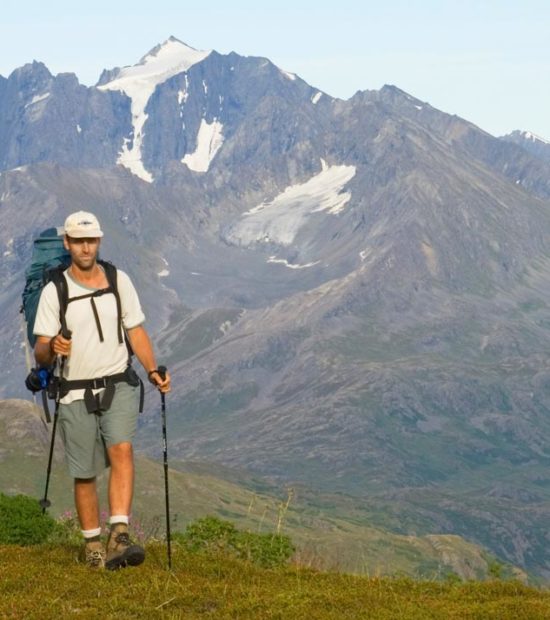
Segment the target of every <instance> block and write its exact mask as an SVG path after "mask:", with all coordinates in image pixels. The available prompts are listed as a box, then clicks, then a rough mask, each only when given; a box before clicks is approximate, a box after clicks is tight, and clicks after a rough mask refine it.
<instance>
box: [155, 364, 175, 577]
mask: <svg viewBox="0 0 550 620" xmlns="http://www.w3.org/2000/svg"><path fill="white" fill-rule="evenodd" d="M157 371H158V374H159V376H160V378H161V379H162V380H163V381H164V379H165V378H166V366H159V367H158V368H157ZM160 402H161V411H162V450H163V456H164V495H165V499H166V551H167V553H168V568H169V569H170V570H171V569H172V548H171V546H170V498H169V495H168V441H167V439H166V395H165V394H164V392H161V393H160Z"/></svg>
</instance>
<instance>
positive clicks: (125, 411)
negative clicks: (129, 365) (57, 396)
mask: <svg viewBox="0 0 550 620" xmlns="http://www.w3.org/2000/svg"><path fill="white" fill-rule="evenodd" d="M138 399H139V387H132V386H131V385H128V384H127V383H117V384H116V386H115V395H114V397H113V402H112V404H111V407H110V409H109V410H108V411H104V412H103V413H102V414H101V415H96V414H95V413H88V411H87V409H86V405H85V404H84V401H83V400H75V401H74V402H72V403H70V404H68V405H63V404H60V405H59V419H58V424H59V432H60V434H61V437H62V439H63V443H64V444H65V455H66V458H67V464H68V465H69V472H70V474H71V476H72V477H73V478H94V477H95V476H97V475H98V474H100V473H101V472H102V471H103V470H104V469H105V468H106V467H109V457H108V455H107V448H108V447H110V446H113V445H116V444H118V443H123V442H126V441H130V442H131V441H132V440H133V438H134V435H135V432H136V427H137V417H138V409H139V402H138Z"/></svg>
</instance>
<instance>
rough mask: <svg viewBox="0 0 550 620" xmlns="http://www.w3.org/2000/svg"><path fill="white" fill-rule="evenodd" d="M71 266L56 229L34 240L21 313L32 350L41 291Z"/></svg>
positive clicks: (46, 231) (67, 253) (51, 229)
mask: <svg viewBox="0 0 550 620" xmlns="http://www.w3.org/2000/svg"><path fill="white" fill-rule="evenodd" d="M70 264H71V256H70V254H69V252H67V250H66V249H65V247H64V245H63V235H62V234H60V232H59V230H58V229H57V228H48V229H47V230H45V231H43V232H42V233H40V235H39V236H38V237H37V238H36V239H35V240H34V243H33V250H32V259H31V264H30V266H29V268H28V269H27V271H26V272H25V278H26V281H25V288H24V290H23V296H22V297H23V303H22V306H21V312H22V313H23V315H24V317H25V322H26V323H27V340H28V341H29V344H30V345H31V347H32V348H34V345H35V343H36V336H35V335H34V334H33V330H34V321H35V319H36V312H37V310H38V302H39V301H40V295H41V293H42V289H43V288H44V287H45V286H46V284H47V283H48V282H50V281H51V280H52V278H55V277H56V276H55V275H53V271H56V272H57V271H60V270H61V272H62V271H63V270H65V269H67V267H68V266H69V265H70Z"/></svg>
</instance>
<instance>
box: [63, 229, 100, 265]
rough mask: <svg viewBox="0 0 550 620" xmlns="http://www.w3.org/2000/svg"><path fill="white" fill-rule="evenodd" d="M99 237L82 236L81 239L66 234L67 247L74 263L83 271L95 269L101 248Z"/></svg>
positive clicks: (65, 243)
mask: <svg viewBox="0 0 550 620" xmlns="http://www.w3.org/2000/svg"><path fill="white" fill-rule="evenodd" d="M100 241H101V240H100V239H99V237H82V238H80V239H77V238H74V237H68V236H66V235H65V242H64V245H65V249H66V250H68V251H69V253H70V255H71V259H72V261H73V264H74V265H76V266H77V267H78V268H79V269H81V270H82V271H90V270H91V269H93V267H94V265H95V262H96V258H97V252H98V250H99V243H100Z"/></svg>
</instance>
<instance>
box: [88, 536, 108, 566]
mask: <svg viewBox="0 0 550 620" xmlns="http://www.w3.org/2000/svg"><path fill="white" fill-rule="evenodd" d="M84 560H85V562H86V566H88V567H89V568H104V567H105V547H104V546H103V543H102V542H101V541H99V540H97V541H96V540H94V541H93V542H87V543H86V545H85V546H84Z"/></svg>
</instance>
